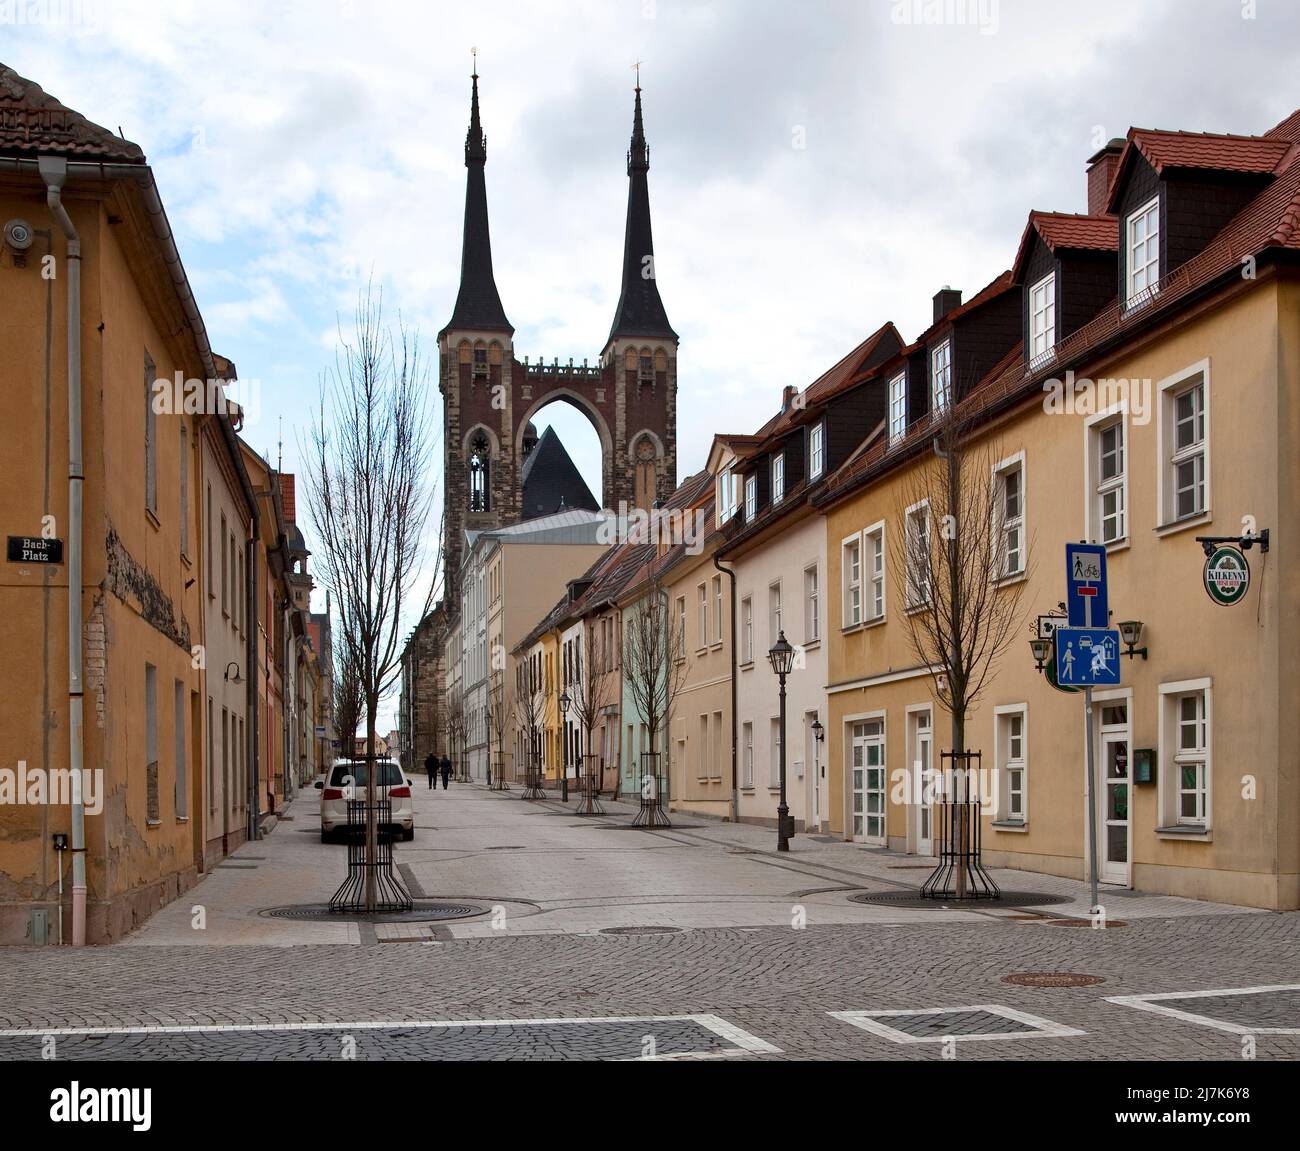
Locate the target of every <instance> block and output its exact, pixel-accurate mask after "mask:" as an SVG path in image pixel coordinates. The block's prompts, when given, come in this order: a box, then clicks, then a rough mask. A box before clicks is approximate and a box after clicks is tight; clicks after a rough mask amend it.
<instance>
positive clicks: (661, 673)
mask: <svg viewBox="0 0 1300 1151" xmlns="http://www.w3.org/2000/svg"><path fill="white" fill-rule="evenodd" d="M624 618H625V621H626V623H625V628H626V635H625V637H624V642H623V679H624V682H626V684H627V689H628V694H629V695H630V697H631V700H632V703H633V705H634V706H635V707H636V709H637V711H638V712H640V714H641V718H642V719H644V720H645V725H646V730H647V732H648V733H649V739H650V747H649V749H648V750H649V751H650V752H651V753H654V752H655V741H656V738H657V736H658V733H659V732H660V731H661V730H665V731H666V730H667V724H668V722H669V720H670V719H671V718H672V713H673V707H674V705H675V704H676V702H677V696H678V694H679V693H680V692H681V689H682V684H683V683H684V682H685V681H686V637H685V635H684V634H683V633H682V629H681V628H679V627H678V626H677V625H676V624H675V623H674V622H673V620H672V618H671V616H670V614H669V610H668V594H667V592H666V591H665V590H664V586H663V583H662V580H661V579H660V576H659V575H658V573H655V572H652V573H651V575H650V578H649V581H648V583H647V584H646V588H645V595H644V597H643V598H642V599H641V601H640V602H639V603H638V604H637V605H636V606H635V607H634V608H633V609H632V610H631V611H630V612H628V613H627V614H626V615H625V617H624ZM643 786H644V785H643Z"/></svg>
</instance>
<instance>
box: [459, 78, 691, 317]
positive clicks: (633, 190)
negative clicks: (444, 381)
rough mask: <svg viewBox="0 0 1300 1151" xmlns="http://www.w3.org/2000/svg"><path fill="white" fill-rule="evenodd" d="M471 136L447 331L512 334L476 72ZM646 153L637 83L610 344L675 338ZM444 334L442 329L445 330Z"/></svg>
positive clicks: (639, 87) (471, 111) (639, 93)
mask: <svg viewBox="0 0 1300 1151" xmlns="http://www.w3.org/2000/svg"><path fill="white" fill-rule="evenodd" d="M471 81H472V87H471V95H470V119H469V132H468V134H467V135H466V137H465V167H466V169H467V175H466V186H465V233H464V239H463V241H462V245H461V263H460V291H459V292H458V293H457V296H456V307H455V309H454V310H453V312H452V316H451V319H450V320H449V321H448V323H447V328H448V329H450V328H461V329H471V330H475V331H489V332H508V333H512V334H513V332H514V327H513V325H512V324H511V323H510V321H509V320H508V319H507V318H506V313H505V308H504V307H503V306H502V304H501V296H500V294H499V293H498V292H497V286H496V280H495V278H494V277H493V274H492V241H491V236H490V233H489V230H488V209H487V184H486V181H485V179H484V167H485V165H486V163H487V137H486V136H485V135H484V133H483V126H482V123H481V121H480V119H479V104H478V69H477V68H476V69H475V70H474V75H473V76H472V77H471ZM649 169H650V148H649V145H648V144H647V143H646V138H645V126H644V124H643V122H642V118H641V84H640V81H639V79H638V82H637V86H636V102H635V106H634V108H633V113H632V141H631V144H630V146H629V148H628V153H627V176H628V194H627V226H626V229H625V232H624V237H623V282H622V288H621V291H620V294H619V300H618V307H617V309H616V310H615V313H614V323H613V326H612V327H611V328H610V333H609V340H610V342H612V341H613V340H615V339H617V338H618V337H620V336H645V337H658V338H668V339H671V340H674V341H675V340H676V339H677V333H676V332H674V331H673V329H672V326H671V325H670V324H669V323H668V315H667V313H666V312H665V311H664V305H663V301H662V300H661V299H660V298H659V286H658V283H657V282H656V279H655V264H654V238H653V235H652V232H651V227H650V190H649V183H648V180H647V173H648V172H649ZM444 330H446V329H444Z"/></svg>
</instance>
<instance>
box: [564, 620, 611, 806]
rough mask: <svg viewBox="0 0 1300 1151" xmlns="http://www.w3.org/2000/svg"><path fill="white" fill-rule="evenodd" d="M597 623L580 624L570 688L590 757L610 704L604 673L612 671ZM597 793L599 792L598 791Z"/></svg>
mask: <svg viewBox="0 0 1300 1151" xmlns="http://www.w3.org/2000/svg"><path fill="white" fill-rule="evenodd" d="M596 622H597V621H596V620H595V619H594V618H589V619H587V620H585V621H584V622H583V625H582V643H581V644H579V645H578V667H577V668H576V669H575V670H576V676H575V679H576V683H575V685H574V687H573V689H572V692H571V695H572V703H571V704H570V707H571V708H572V710H573V717H574V719H575V720H576V721H577V723H578V728H579V730H580V731H581V732H582V746H583V748H584V749H585V751H586V753H587V754H591V733H592V731H593V729H594V728H595V726H596V721H597V720H598V719H600V715H601V712H603V711H604V710H605V707H606V706H607V705H608V704H609V703H611V702H612V700H611V698H610V697H611V695H612V694H613V693H612V691H611V690H610V688H611V682H610V678H609V676H608V675H607V674H606V673H607V672H609V671H610V670H611V664H610V659H609V652H607V651H606V650H605V648H604V645H602V644H601V642H600V638H599V636H598V635H597V633H596V628H595V624H596ZM598 790H599V789H598Z"/></svg>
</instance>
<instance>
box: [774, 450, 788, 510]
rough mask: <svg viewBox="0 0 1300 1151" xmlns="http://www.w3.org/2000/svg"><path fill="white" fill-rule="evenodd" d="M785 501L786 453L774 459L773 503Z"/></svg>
mask: <svg viewBox="0 0 1300 1151" xmlns="http://www.w3.org/2000/svg"><path fill="white" fill-rule="evenodd" d="M783 499H785V452H781V453H780V454H779V455H775V456H773V457H772V503H773V505H776V504H779V503H780V502H781V501H782V500H783Z"/></svg>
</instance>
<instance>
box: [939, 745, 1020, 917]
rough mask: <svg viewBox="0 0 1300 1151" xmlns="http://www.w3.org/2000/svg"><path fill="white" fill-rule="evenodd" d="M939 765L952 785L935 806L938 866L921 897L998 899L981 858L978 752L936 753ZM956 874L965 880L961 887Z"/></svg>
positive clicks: (996, 890)
mask: <svg viewBox="0 0 1300 1151" xmlns="http://www.w3.org/2000/svg"><path fill="white" fill-rule="evenodd" d="M958 761H960V762H961V766H960V767H958V766H957V764H958ZM939 763H940V768H941V776H942V778H944V779H945V780H951V781H953V782H952V784H951V785H950V786H947V787H945V788H944V801H943V802H942V803H939V804H936V805H935V807H936V811H937V813H938V816H939V834H938V836H937V838H938V840H939V866H938V867H936V868H935V869H934V871H932V872H931V873H930V875H929V877H928V878H927V879H926V881H925V882H924V883H923V884H922V885H921V898H922V899H942V900H946V901H949V902H951V901H953V900H955V899H959V898H960V899H1000V898H1002V891H1001V889H1000V888H999V887H998V885H997V884H996V883H995V882H994V881H993V877H992V876H991V875H989V873H988V872H987V871H985V870H984V864H983V862H982V861H981V859H980V785H979V780H980V753H979V752H978V751H960V752H955V751H944V752H940V753H939ZM959 779H960V780H962V781H963V782H962V784H961V785H960V788H959V786H958V784H957V782H956V781H957V780H959ZM972 784H973V786H972ZM959 791H960V794H958V792H959ZM922 799H923V800H924V795H922ZM959 875H960V876H962V877H963V878H964V883H962V884H960V885H959V884H958V883H957V879H958V876H959ZM959 886H960V894H959V893H958V891H959Z"/></svg>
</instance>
